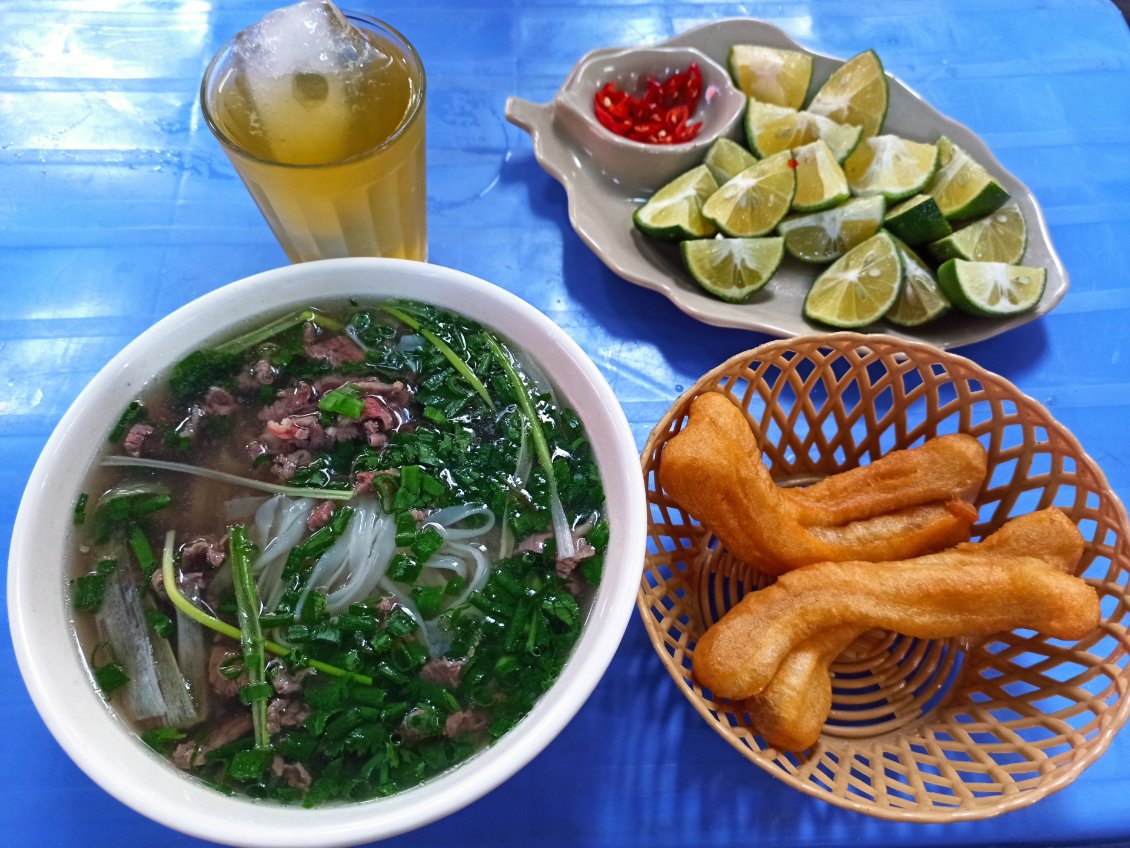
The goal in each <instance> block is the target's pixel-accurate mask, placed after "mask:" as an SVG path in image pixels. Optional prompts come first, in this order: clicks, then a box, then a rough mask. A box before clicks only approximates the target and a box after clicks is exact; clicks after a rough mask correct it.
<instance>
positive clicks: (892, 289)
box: [804, 231, 902, 329]
mask: <svg viewBox="0 0 1130 848" xmlns="http://www.w3.org/2000/svg"><path fill="white" fill-rule="evenodd" d="M901 289H902V261H901V260H900V259H899V255H898V249H897V248H896V247H895V242H894V239H892V238H891V237H890V235H888V234H887V233H885V232H882V231H880V232H878V233H876V234H875V235H873V236H871V238H869V239H867V241H865V242H863V243H862V244H857V245H856V246H855V247H853V248H852V249H851V250H849V251H848V252H847V253H845V254H844V255H843V256H841V257H840V258H839V259H837V260H836V261H835V262H833V263H832V264H831V265H829V266H828V267H827V268H826V269H825V270H824V272H823V273H822V274H821V275H820V276H819V277H817V278H816V281H815V282H814V283H813V284H812V288H810V289H809V290H808V295H807V296H806V297H805V299H804V317H805V318H807V319H808V320H810V321H818V322H819V323H821V324H828V325H830V326H832V327H840V328H842V329H851V328H854V327H865V326H867V325H868V324H873V323H874V322H875V321H878V320H879V319H880V318H882V317H883V315H885V314H886V312H887V311H888V310H889V309H890V308H891V307H892V306H893V305H894V303H895V301H896V300H897V299H898V296H899V291H900V290H901Z"/></svg>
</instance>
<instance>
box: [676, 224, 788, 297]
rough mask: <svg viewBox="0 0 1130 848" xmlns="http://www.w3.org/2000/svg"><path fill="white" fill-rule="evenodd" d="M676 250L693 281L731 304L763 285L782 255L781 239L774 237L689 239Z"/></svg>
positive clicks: (782, 240) (771, 274) (783, 247)
mask: <svg viewBox="0 0 1130 848" xmlns="http://www.w3.org/2000/svg"><path fill="white" fill-rule="evenodd" d="M679 249H680V250H681V252H682V254H683V262H684V263H685V264H686V266H687V270H688V271H690V272H691V276H692V277H694V279H695V282H696V283H698V284H699V285H700V286H702V287H703V289H705V290H706V291H708V292H710V293H711V294H712V295H715V296H716V297H720V298H722V300H728V301H730V302H731V303H741V302H743V301H746V300H749V299H750V297H752V296H753V293H754V292H756V291H757V290H758V289H761V288H763V287H764V286H765V284H766V283H768V282H769V280H770V279H772V277H773V275H774V274H775V273H776V272H777V266H779V265H780V264H781V257H783V256H784V255H785V245H784V239H782V238H777V237H774V238H714V239H691V240H689V241H684V242H683V243H682V244H681V245H679Z"/></svg>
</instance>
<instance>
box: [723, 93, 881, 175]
mask: <svg viewBox="0 0 1130 848" xmlns="http://www.w3.org/2000/svg"><path fill="white" fill-rule="evenodd" d="M862 132H863V131H862V130H861V129H860V128H859V127H855V126H847V125H845V124H837V123H836V122H835V121H833V120H831V119H829V118H825V117H824V116H823V115H813V114H812V113H811V112H798V111H796V110H795V109H787V108H785V107H784V106H774V105H772V104H771V103H761V102H759V101H757V100H750V101H749V104H748V105H747V106H746V110H745V137H746V142H747V143H748V144H749V147H750V150H752V151H753V152H754V153H755V154H756V155H758V156H761V157H765V156H772V155H773V154H774V153H780V152H781V151H782V150H792V149H793V148H794V147H800V146H801V145H804V144H808V143H809V142H810V141H816V139H818V138H822V139H824V141H825V142H827V144H828V147H829V148H830V149H831V151H832V155H833V156H834V157H835V158H836V161H837V162H843V161H844V160H845V159H846V158H847V157H848V156H849V155H850V154H851V152H852V151H853V150H854V149H855V146H856V145H857V144H858V143H859V139H860V136H861V134H862Z"/></svg>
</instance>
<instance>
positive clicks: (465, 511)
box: [424, 504, 494, 540]
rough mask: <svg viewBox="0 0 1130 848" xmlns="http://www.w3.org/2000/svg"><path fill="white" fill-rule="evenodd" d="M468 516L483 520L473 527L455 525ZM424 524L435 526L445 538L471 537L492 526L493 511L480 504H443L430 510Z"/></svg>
mask: <svg viewBox="0 0 1130 848" xmlns="http://www.w3.org/2000/svg"><path fill="white" fill-rule="evenodd" d="M469 518H482V519H483V521H482V522H481V523H480V524H479V525H477V526H475V527H458V526H456V525H459V524H461V523H463V522H465V521H466V520H467V519H469ZM424 526H425V527H428V526H432V527H435V528H436V529H437V530H438V531H439V532H440V534H441V535H442V536H443V537H444V538H445V539H457V540H458V539H473V538H475V537H477V536H482V535H483V534H484V533H489V532H490V531H491V530H492V529H493V528H494V513H493V512H491V510H490V508H489V507H486V506H483V505H482V504H458V505H456V506H445V507H443V508H442V509H437V510H435V511H434V512H432V513H431V514H430V515H429V516H428V517H427V519H426V520H425V521H424Z"/></svg>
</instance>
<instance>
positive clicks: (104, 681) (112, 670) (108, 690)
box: [91, 662, 129, 697]
mask: <svg viewBox="0 0 1130 848" xmlns="http://www.w3.org/2000/svg"><path fill="white" fill-rule="evenodd" d="M91 671H92V672H93V674H94V682H95V683H96V684H97V686H98V688H99V689H101V690H102V694H103V695H106V696H107V697H108V696H110V695H112V694H113V693H114V692H116V691H117V690H118V689H121V688H122V687H123V686H125V685H126V684H127V683H129V675H128V674H126V670H125V669H124V668H122V666H121V664H120V663H116V662H108V663H105V664H104V665H99V666H95V667H94V668H92V669H91Z"/></svg>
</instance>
